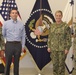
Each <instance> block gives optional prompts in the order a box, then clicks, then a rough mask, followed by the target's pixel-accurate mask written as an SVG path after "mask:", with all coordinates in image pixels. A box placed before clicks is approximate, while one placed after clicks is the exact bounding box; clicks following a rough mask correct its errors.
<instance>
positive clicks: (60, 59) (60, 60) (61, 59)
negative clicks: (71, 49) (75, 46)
mask: <svg viewBox="0 0 76 75" xmlns="http://www.w3.org/2000/svg"><path fill="white" fill-rule="evenodd" d="M51 58H52V62H53V75H65V54H64V51H52V53H51Z"/></svg>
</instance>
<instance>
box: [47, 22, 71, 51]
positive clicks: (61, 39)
mask: <svg viewBox="0 0 76 75" xmlns="http://www.w3.org/2000/svg"><path fill="white" fill-rule="evenodd" d="M70 46H71V30H70V27H69V26H68V25H67V24H66V23H64V22H62V23H61V24H59V25H57V24H56V23H53V24H52V25H51V26H50V29H49V36H48V48H50V49H51V50H55V51H63V50H65V49H67V50H69V48H70Z"/></svg>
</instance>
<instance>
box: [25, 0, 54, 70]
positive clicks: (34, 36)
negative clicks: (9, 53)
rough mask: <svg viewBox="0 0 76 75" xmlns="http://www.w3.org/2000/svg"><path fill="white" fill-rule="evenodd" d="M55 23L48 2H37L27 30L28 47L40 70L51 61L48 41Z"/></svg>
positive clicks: (39, 0)
mask: <svg viewBox="0 0 76 75" xmlns="http://www.w3.org/2000/svg"><path fill="white" fill-rule="evenodd" d="M54 21H55V20H54V17H53V14H52V10H51V8H50V6H49V3H48V0H36V2H35V5H34V7H33V9H32V11H31V13H30V17H29V19H28V20H27V22H26V23H25V29H26V47H27V49H28V51H29V52H30V54H31V56H32V58H33V59H34V61H35V63H36V65H37V67H38V68H39V70H42V69H43V67H44V66H45V65H47V64H48V63H49V62H50V60H51V59H50V53H48V52H47V39H48V30H49V27H50V25H51V23H53V22H54Z"/></svg>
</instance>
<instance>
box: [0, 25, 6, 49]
mask: <svg viewBox="0 0 76 75" xmlns="http://www.w3.org/2000/svg"><path fill="white" fill-rule="evenodd" d="M4 46H5V43H4V39H3V36H2V27H1V26H0V50H4Z"/></svg>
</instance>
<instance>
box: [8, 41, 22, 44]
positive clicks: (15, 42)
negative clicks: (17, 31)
mask: <svg viewBox="0 0 76 75" xmlns="http://www.w3.org/2000/svg"><path fill="white" fill-rule="evenodd" d="M7 43H14V44H17V43H21V42H20V41H7Z"/></svg>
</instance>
